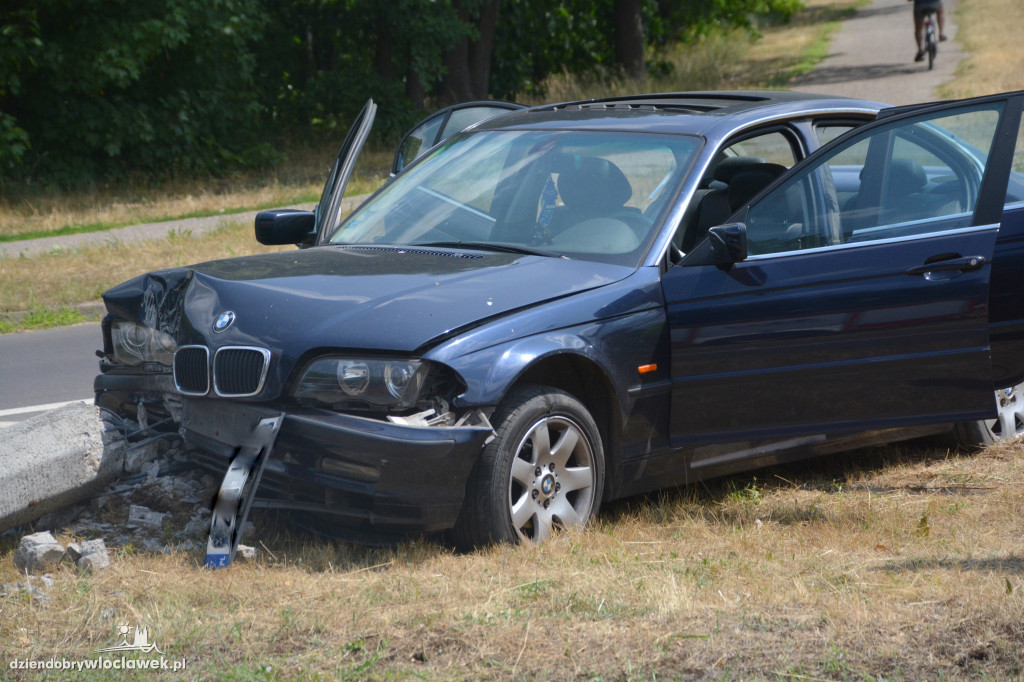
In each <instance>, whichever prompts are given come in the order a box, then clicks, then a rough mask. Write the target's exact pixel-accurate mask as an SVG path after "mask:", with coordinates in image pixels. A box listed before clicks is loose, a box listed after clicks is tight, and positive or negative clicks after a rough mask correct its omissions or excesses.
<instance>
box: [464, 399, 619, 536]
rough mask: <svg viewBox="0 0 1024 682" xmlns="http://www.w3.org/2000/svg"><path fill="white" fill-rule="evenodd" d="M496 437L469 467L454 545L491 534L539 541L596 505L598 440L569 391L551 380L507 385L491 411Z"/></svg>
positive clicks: (577, 522)
mask: <svg viewBox="0 0 1024 682" xmlns="http://www.w3.org/2000/svg"><path fill="white" fill-rule="evenodd" d="M492 422H493V424H494V428H495V438H494V439H493V440H492V441H491V442H490V443H488V444H487V446H486V447H485V448H484V450H483V452H482V453H481V455H480V459H479V461H478V462H477V464H476V466H475V467H474V468H473V473H472V474H471V476H470V480H469V483H468V484H467V487H466V498H465V501H464V502H463V506H462V511H461V512H460V514H459V519H458V521H457V522H456V525H455V527H454V528H453V529H452V531H451V533H450V535H451V539H452V540H453V542H454V543H455V545H456V546H457V547H459V548H460V549H470V548H473V547H480V546H483V545H488V544H491V543H494V542H519V541H528V542H536V543H540V542H544V541H545V540H547V539H548V538H549V537H551V534H552V532H553V531H554V530H556V529H560V528H565V529H572V528H581V527H583V526H584V525H585V524H586V523H587V521H589V520H590V519H591V517H593V515H594V514H595V513H597V510H598V508H599V507H600V505H601V494H602V490H603V488H604V447H603V445H602V442H601V434H600V431H599V430H598V428H597V424H596V423H595V422H594V419H593V418H592V417H591V416H590V413H589V412H588V411H587V409H586V407H584V406H583V404H582V403H580V402H579V401H578V400H576V398H574V397H573V396H571V395H569V394H568V393H565V392H564V391H560V390H557V389H554V388H548V387H542V386H528V387H524V388H521V389H517V390H514V391H512V392H511V393H510V394H509V396H508V397H507V398H506V399H505V400H504V401H503V402H502V403H501V405H499V406H498V409H497V410H496V411H495V413H494V417H493V419H492Z"/></svg>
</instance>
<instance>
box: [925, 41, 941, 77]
mask: <svg viewBox="0 0 1024 682" xmlns="http://www.w3.org/2000/svg"><path fill="white" fill-rule="evenodd" d="M938 51H939V48H938V47H937V46H936V44H935V40H934V39H932V40H931V41H929V42H928V70H929V71H931V70H932V69H933V68H935V55H936V54H937V53H938Z"/></svg>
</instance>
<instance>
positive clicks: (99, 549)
mask: <svg viewBox="0 0 1024 682" xmlns="http://www.w3.org/2000/svg"><path fill="white" fill-rule="evenodd" d="M75 565H76V566H78V567H79V568H81V569H84V570H86V571H98V570H101V569H104V568H110V554H108V553H107V545H106V543H104V542H103V540H102V539H99V540H88V541H86V542H83V543H82V547H81V556H79V557H78V558H77V559H75Z"/></svg>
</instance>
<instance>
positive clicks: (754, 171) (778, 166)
mask: <svg viewBox="0 0 1024 682" xmlns="http://www.w3.org/2000/svg"><path fill="white" fill-rule="evenodd" d="M794 163H796V151H795V149H794V146H793V143H792V142H791V141H790V138H789V137H787V136H786V135H785V134H783V133H781V132H779V131H777V130H775V131H771V132H767V133H762V134H760V135H756V136H753V137H748V138H746V139H743V140H740V141H738V142H732V143H730V144H729V145H728V146H726V147H724V148H723V149H721V150H719V151H718V153H717V154H716V156H715V159H714V160H713V161H712V162H711V164H710V165H709V166H708V169H707V171H705V173H704V176H703V177H702V179H701V183H700V187H699V189H698V190H697V193H696V194H695V195H694V198H693V200H692V202H691V204H690V207H689V208H688V209H687V213H686V215H685V216H684V217H683V220H682V222H681V223H680V226H679V229H678V230H677V231H676V235H675V243H676V246H677V247H678V248H679V250H680V251H682V252H683V253H686V252H688V251H690V249H692V248H693V247H694V246H696V245H697V244H699V243H700V242H701V241H702V240H704V239H705V238H706V237H707V234H708V230H709V229H711V228H712V227H714V226H715V225H721V224H722V223H724V222H725V221H726V220H727V219H728V218H729V216H731V215H732V214H734V213H736V212H737V211H738V210H740V209H741V208H742V207H743V206H745V205H746V204H747V203H748V202H749V201H750V200H751V199H753V198H754V197H755V196H756V195H757V194H758V193H760V192H761V190H763V189H764V188H765V187H767V186H768V185H770V184H771V183H772V182H774V181H775V180H776V179H777V178H779V177H780V176H781V175H783V174H784V173H785V172H786V171H787V170H789V168H790V167H791V166H792V165H793V164H794Z"/></svg>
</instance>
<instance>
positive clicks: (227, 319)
mask: <svg viewBox="0 0 1024 682" xmlns="http://www.w3.org/2000/svg"><path fill="white" fill-rule="evenodd" d="M234 323H235V313H234V312H233V311H231V310H226V311H224V312H223V313H221V314H220V317H218V318H217V320H216V321H215V322H214V323H213V331H214V332H215V333H217V334H220V333H221V332H222V331H224V330H225V329H227V328H228V327H230V326H231V325H233V324H234Z"/></svg>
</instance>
